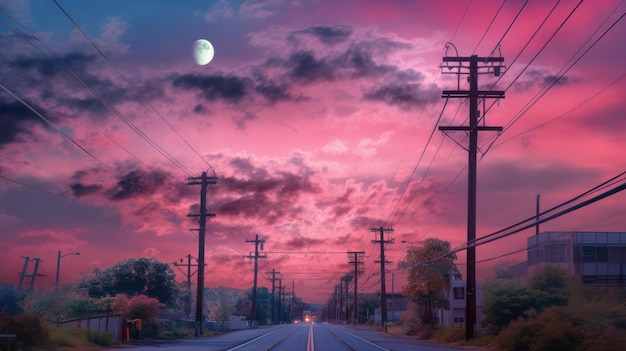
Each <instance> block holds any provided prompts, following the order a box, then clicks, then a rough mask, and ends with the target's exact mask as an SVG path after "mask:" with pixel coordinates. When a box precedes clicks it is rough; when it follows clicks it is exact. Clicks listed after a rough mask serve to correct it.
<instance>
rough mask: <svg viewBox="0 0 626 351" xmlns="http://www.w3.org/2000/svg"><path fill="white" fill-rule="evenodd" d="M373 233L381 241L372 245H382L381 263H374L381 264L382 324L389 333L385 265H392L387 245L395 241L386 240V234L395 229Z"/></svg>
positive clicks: (379, 230)
mask: <svg viewBox="0 0 626 351" xmlns="http://www.w3.org/2000/svg"><path fill="white" fill-rule="evenodd" d="M370 231H372V232H379V233H380V239H378V240H372V243H374V244H376V243H379V244H380V261H374V263H380V312H381V316H380V318H381V319H380V323H381V326H382V327H383V330H385V331H387V292H386V290H385V265H386V264H389V263H392V262H390V261H386V260H385V244H393V241H394V239H393V238H392V239H387V240H385V233H393V228H391V227H390V228H384V227H380V228H371V229H370Z"/></svg>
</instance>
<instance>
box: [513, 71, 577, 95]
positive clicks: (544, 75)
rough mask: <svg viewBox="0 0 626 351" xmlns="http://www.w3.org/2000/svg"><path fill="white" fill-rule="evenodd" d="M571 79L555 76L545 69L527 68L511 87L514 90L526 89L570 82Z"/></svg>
mask: <svg viewBox="0 0 626 351" xmlns="http://www.w3.org/2000/svg"><path fill="white" fill-rule="evenodd" d="M571 82H572V79H570V78H569V77H567V76H562V77H560V78H559V76H556V75H554V74H552V73H550V72H549V71H548V70H547V69H529V70H527V71H526V73H525V74H524V75H523V76H522V79H520V80H518V81H517V82H516V83H515V85H513V89H514V90H516V91H526V90H529V89H532V88H534V87H536V86H547V85H566V84H570V83H571Z"/></svg>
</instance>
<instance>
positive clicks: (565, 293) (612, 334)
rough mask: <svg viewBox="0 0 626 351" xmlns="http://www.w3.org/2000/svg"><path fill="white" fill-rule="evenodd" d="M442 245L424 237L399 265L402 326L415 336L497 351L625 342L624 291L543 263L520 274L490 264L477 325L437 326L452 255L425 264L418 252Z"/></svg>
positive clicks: (607, 347)
mask: <svg viewBox="0 0 626 351" xmlns="http://www.w3.org/2000/svg"><path fill="white" fill-rule="evenodd" d="M449 246H450V244H449V243H448V242H445V241H441V240H438V239H427V240H425V241H424V242H423V245H421V246H413V247H411V248H409V249H408V250H407V252H406V255H405V259H404V260H403V261H401V262H400V264H399V266H400V268H402V269H404V270H405V271H407V272H408V273H409V281H408V284H407V287H406V289H405V291H404V294H405V296H406V297H407V298H409V300H410V301H411V302H410V304H409V306H408V310H407V312H405V313H404V315H403V318H402V321H401V323H402V325H396V326H392V327H390V328H391V329H390V331H391V332H400V331H401V332H404V333H406V334H408V335H413V336H415V337H416V338H419V339H428V340H432V341H435V342H439V343H452V344H456V345H463V346H478V347H483V348H484V349H493V350H502V351H541V350H551V351H559V350H563V351H566V350H567V351H570V350H577V351H584V350H589V351H614V350H621V349H624V345H626V290H624V289H615V288H591V287H585V286H583V285H582V282H581V278H580V277H576V276H568V275H567V272H566V271H565V270H563V269H560V268H557V267H554V266H550V265H546V266H544V267H543V268H542V269H540V270H538V271H537V272H535V273H534V274H533V275H532V276H530V277H528V278H520V277H514V276H511V275H507V274H506V269H502V267H500V269H498V270H497V271H496V275H495V277H494V278H492V279H490V280H488V281H487V282H485V283H483V284H482V289H483V300H482V306H481V309H482V312H483V315H484V319H483V321H482V329H481V330H477V331H476V332H475V337H474V338H473V339H471V340H469V341H467V342H466V341H465V340H464V339H465V329H464V328H459V327H444V326H440V325H439V326H437V325H435V323H433V313H432V311H434V310H436V309H438V308H444V309H445V308H448V307H447V299H446V294H447V292H448V291H449V289H450V286H449V281H450V279H449V278H450V275H451V274H455V273H456V270H455V268H454V265H453V264H452V260H453V259H454V257H444V258H442V259H440V260H439V261H437V262H430V263H428V264H427V263H425V262H426V258H428V257H432V256H433V255H435V254H437V253H438V252H445V251H446V250H449Z"/></svg>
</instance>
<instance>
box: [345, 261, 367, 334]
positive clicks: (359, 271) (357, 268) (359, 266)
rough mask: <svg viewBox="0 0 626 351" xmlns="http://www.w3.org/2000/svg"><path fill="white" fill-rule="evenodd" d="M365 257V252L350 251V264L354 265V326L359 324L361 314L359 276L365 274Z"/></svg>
mask: <svg viewBox="0 0 626 351" xmlns="http://www.w3.org/2000/svg"><path fill="white" fill-rule="evenodd" d="M364 257H365V251H348V259H349V261H348V264H351V265H354V320H353V321H352V322H353V324H355V325H356V324H358V323H359V322H358V318H359V314H358V310H359V304H358V298H357V292H358V291H359V285H358V281H359V280H358V279H359V275H361V274H363V268H362V266H363V262H364Z"/></svg>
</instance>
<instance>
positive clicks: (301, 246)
mask: <svg viewBox="0 0 626 351" xmlns="http://www.w3.org/2000/svg"><path fill="white" fill-rule="evenodd" d="M324 244H326V239H315V238H305V237H301V236H298V237H295V238H292V239H290V240H289V241H287V242H286V243H285V246H286V247H287V248H288V249H291V250H311V248H314V247H316V246H321V245H324Z"/></svg>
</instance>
